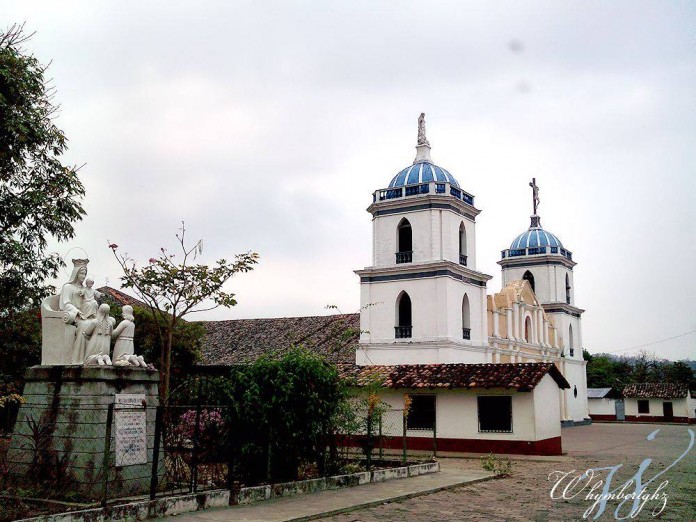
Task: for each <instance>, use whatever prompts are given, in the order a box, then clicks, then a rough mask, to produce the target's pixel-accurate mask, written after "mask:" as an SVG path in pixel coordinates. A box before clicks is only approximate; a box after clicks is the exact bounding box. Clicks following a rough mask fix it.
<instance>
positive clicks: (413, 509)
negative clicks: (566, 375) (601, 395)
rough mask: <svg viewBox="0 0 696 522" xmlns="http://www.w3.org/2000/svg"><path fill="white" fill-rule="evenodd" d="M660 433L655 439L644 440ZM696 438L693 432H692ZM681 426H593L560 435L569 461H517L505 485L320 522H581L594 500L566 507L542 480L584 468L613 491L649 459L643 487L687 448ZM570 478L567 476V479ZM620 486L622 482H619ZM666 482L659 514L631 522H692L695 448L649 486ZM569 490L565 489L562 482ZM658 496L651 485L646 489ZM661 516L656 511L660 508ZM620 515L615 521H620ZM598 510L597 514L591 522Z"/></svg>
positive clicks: (612, 505) (468, 462)
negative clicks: (605, 478) (602, 471)
mask: <svg viewBox="0 0 696 522" xmlns="http://www.w3.org/2000/svg"><path fill="white" fill-rule="evenodd" d="M658 428H659V429H660V431H659V433H658V434H657V435H656V436H655V438H654V440H652V441H650V440H646V437H647V436H648V435H649V434H650V433H651V432H653V431H654V430H655V429H658ZM691 429H692V431H694V426H691ZM689 440H690V438H689V433H688V431H687V427H686V426H674V425H659V426H655V425H648V424H631V425H623V424H594V425H592V426H581V427H577V428H568V429H564V430H563V448H564V450H565V451H567V452H568V455H567V456H565V457H563V458H560V459H553V460H544V461H534V460H530V459H521V460H515V462H514V468H513V474H512V476H511V477H509V478H505V479H496V480H491V481H487V482H480V483H477V484H474V485H471V486H463V487H460V488H457V489H453V490H449V491H443V492H439V493H435V494H432V495H428V496H426V497H421V498H417V499H413V500H405V501H401V502H395V503H390V504H385V505H382V506H378V507H373V508H369V509H362V510H358V511H353V512H351V513H347V514H343V515H338V516H334V517H330V518H323V519H321V520H323V521H324V522H377V521H379V522H390V521H394V522H396V521H408V522H436V521H437V522H455V521H456V522H460V521H462V520H467V521H486V522H497V521H501V522H502V521H528V520H529V521H559V520H563V521H566V520H582V519H583V513H584V512H585V510H587V509H588V508H589V507H590V506H591V505H592V501H589V500H586V499H585V498H584V497H585V495H586V493H587V490H586V491H585V492H583V493H581V494H580V495H578V496H576V497H575V498H573V499H571V500H563V499H559V500H552V499H551V498H550V496H549V493H550V490H551V488H552V486H553V482H551V481H549V480H548V477H549V474H551V473H552V472H554V471H563V472H568V471H571V470H576V473H574V475H578V474H579V473H577V471H580V472H582V471H584V470H586V469H587V468H589V467H601V466H616V465H618V464H623V467H622V468H621V469H620V470H619V471H618V472H617V475H616V477H615V479H614V484H618V483H623V482H625V481H626V480H627V479H628V478H630V477H631V476H632V475H633V474H634V473H635V472H636V471H637V470H638V467H639V466H640V464H641V462H643V460H644V459H646V458H651V459H653V462H652V463H651V464H650V466H649V467H648V468H647V470H646V471H645V473H644V475H643V483H645V482H646V481H647V480H649V479H650V478H652V477H653V476H654V475H655V474H656V473H657V472H659V471H661V470H663V469H665V468H666V467H667V466H669V465H670V464H671V463H672V462H673V461H674V460H675V459H677V458H678V457H679V455H680V454H681V453H683V452H684V451H685V450H686V449H687V448H688V445H689ZM447 462H448V466H454V467H456V468H459V469H464V470H466V469H476V468H477V466H478V465H479V463H478V461H477V460H474V459H456V460H455V459H452V460H448V461H447ZM569 477H570V475H569ZM619 479H623V480H619ZM665 479H666V480H668V481H669V483H668V485H667V486H666V488H665V489H664V490H662V492H664V493H666V494H667V495H668V498H667V505H666V507H665V509H664V511H663V512H662V513H661V514H660V515H659V516H657V517H653V516H652V515H651V512H652V510H653V509H655V508H656V507H657V506H661V505H662V503H661V502H660V503H658V502H656V501H652V502H648V503H647V504H646V506H645V507H644V508H643V510H642V511H641V512H640V513H639V514H638V516H637V517H635V518H633V520H655V519H660V520H679V521H689V520H696V448H693V449H692V450H691V451H690V453H689V454H688V455H687V456H686V457H685V458H684V459H683V460H681V461H680V462H679V463H678V464H676V465H675V466H674V467H673V468H672V469H670V470H668V471H667V472H666V473H665V474H664V475H663V476H661V477H659V478H658V479H656V480H655V482H656V483H659V482H661V481H662V480H665ZM566 483H567V482H566ZM655 489H656V486H655V485H654V484H653V485H651V486H649V488H648V490H649V491H650V492H651V493H652V492H654V491H655ZM617 505H618V502H617V501H613V502H609V503H608V504H607V508H606V510H605V512H604V513H603V514H602V515H601V516H600V517H599V519H598V520H615V518H614V514H613V511H614V510H615V509H616V507H617ZM658 509H659V508H658ZM628 512H629V510H628V509H623V510H622V511H621V512H620V513H619V517H626V520H631V519H630V518H628V517H627V516H626V515H627V514H628ZM596 513H597V511H596V510H595V511H594V512H593V513H592V514H591V515H590V518H591V517H593V516H594V515H595V514H596Z"/></svg>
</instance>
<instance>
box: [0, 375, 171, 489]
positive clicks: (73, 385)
mask: <svg viewBox="0 0 696 522" xmlns="http://www.w3.org/2000/svg"><path fill="white" fill-rule="evenodd" d="M158 384H159V372H157V371H152V370H147V369H139V368H133V367H124V368H114V367H110V366H107V367H104V366H95V367H84V366H34V367H32V368H29V369H28V370H27V372H26V374H25V385H24V393H23V396H24V398H25V399H26V402H25V403H24V404H22V406H21V407H20V410H19V414H18V416H17V422H16V424H15V428H14V432H13V434H12V441H11V443H10V447H9V449H8V455H7V458H8V464H9V467H10V473H11V474H12V475H13V476H14V477H15V478H17V479H19V480H22V481H28V482H32V481H33V482H35V483H38V484H42V485H44V486H49V487H51V489H53V490H57V491H58V492H61V493H68V492H75V493H76V494H77V495H78V496H79V497H83V498H84V497H86V498H93V499H99V498H102V497H103V495H104V490H105V487H106V490H107V494H108V496H109V498H114V497H121V496H129V495H138V494H143V493H146V492H148V491H149V487H150V480H151V474H152V455H153V448H154V434H155V422H156V413H157V405H158ZM109 424H110V426H109ZM109 427H110V430H109ZM105 464H106V470H107V473H106V474H105ZM105 479H106V480H105Z"/></svg>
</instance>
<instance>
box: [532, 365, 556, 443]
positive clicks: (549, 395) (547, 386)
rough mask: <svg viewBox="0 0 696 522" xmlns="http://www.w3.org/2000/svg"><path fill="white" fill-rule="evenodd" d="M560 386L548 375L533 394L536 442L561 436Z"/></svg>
mask: <svg viewBox="0 0 696 522" xmlns="http://www.w3.org/2000/svg"><path fill="white" fill-rule="evenodd" d="M558 389H559V388H558V384H556V381H554V380H553V377H551V376H550V375H549V374H546V375H545V376H544V377H543V379H541V382H539V384H537V386H536V388H534V391H533V392H532V394H533V397H534V424H535V432H536V433H535V436H536V440H543V439H550V438H553V437H560V436H561V423H560V422H559V419H560V418H561V404H560V399H559V397H560V395H559V393H558Z"/></svg>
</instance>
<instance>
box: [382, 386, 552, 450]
mask: <svg viewBox="0 0 696 522" xmlns="http://www.w3.org/2000/svg"><path fill="white" fill-rule="evenodd" d="M554 388H555V389H554ZM405 393H408V394H414V395H415V394H421V395H435V396H436V399H435V411H436V430H437V433H436V437H437V441H438V442H437V447H438V451H473V452H479V451H480V452H489V451H494V452H496V453H522V454H543V455H553V454H560V453H561V427H560V423H559V421H558V419H559V415H560V412H559V411H560V410H559V408H560V406H559V401H558V400H557V398H558V386H557V385H556V383H555V382H554V381H553V379H552V378H551V377H550V376H548V375H547V376H545V377H544V378H543V379H542V381H541V382H540V383H539V385H538V386H537V388H536V389H535V390H534V391H532V392H514V391H509V390H477V391H473V390H441V391H438V390H427V391H424V390H388V391H383V392H380V396H381V398H382V400H383V401H384V402H386V403H387V404H389V405H390V406H391V407H392V408H393V409H395V410H403V401H404V394H405ZM479 395H497V396H500V395H506V396H511V397H512V430H513V431H512V433H487V432H483V433H481V432H479V426H478V399H477V397H478V396H479ZM554 397H555V398H556V400H555V401H554V400H553V399H552V398H554ZM399 415H400V412H389V413H387V414H385V417H384V419H385V422H384V425H383V428H382V430H383V431H382V433H383V435H385V436H386V437H393V438H394V439H393V442H394V443H395V444H394V446H395V447H397V446H398V443H399V442H400V441H401V437H402V433H403V431H402V430H403V427H402V425H401V423H400V422H399V420H400V417H399ZM433 435H434V434H433V431H432V430H407V433H406V436H407V439H408V441H409V447H412V448H420V449H430V448H431V447H432V439H433ZM413 441H415V443H413ZM419 441H420V442H419Z"/></svg>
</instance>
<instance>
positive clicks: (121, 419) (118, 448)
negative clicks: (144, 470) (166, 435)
mask: <svg viewBox="0 0 696 522" xmlns="http://www.w3.org/2000/svg"><path fill="white" fill-rule="evenodd" d="M114 397H115V400H114V423H115V428H116V429H115V433H116V436H115V439H116V444H115V447H114V453H115V455H114V457H115V459H114V460H115V465H116V466H132V465H134V464H147V430H146V425H147V422H146V416H145V408H144V407H143V404H144V401H145V395H138V394H130V393H117V394H115V396H114Z"/></svg>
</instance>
